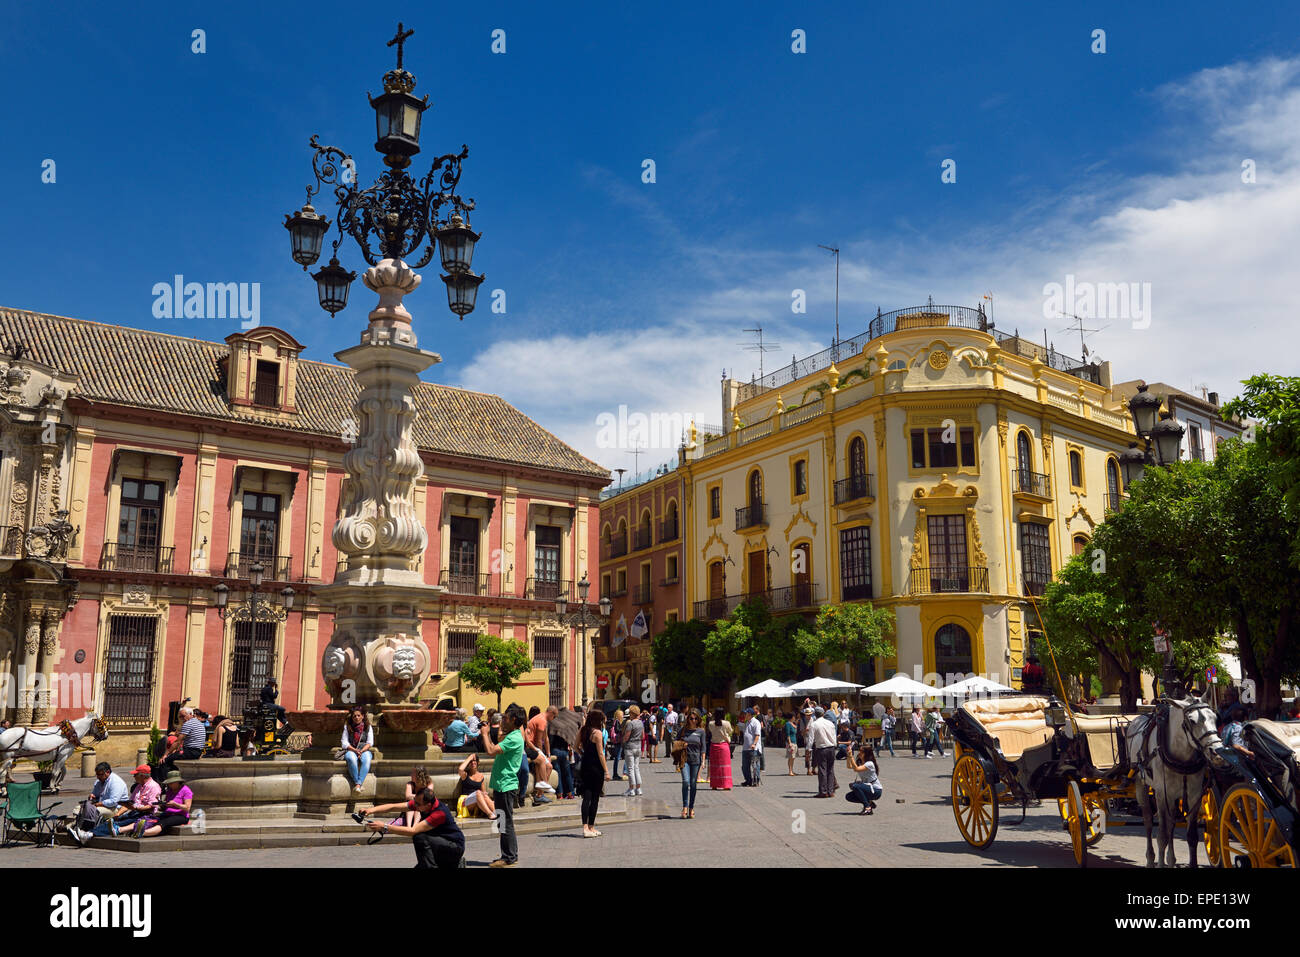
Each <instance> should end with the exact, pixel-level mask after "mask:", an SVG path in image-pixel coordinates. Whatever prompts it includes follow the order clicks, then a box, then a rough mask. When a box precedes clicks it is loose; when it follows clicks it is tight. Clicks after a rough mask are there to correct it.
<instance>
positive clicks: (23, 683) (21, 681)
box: [14, 605, 41, 725]
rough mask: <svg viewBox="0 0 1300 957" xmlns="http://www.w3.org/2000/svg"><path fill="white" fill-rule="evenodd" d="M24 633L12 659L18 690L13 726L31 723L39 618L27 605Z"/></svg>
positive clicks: (39, 642) (38, 647)
mask: <svg viewBox="0 0 1300 957" xmlns="http://www.w3.org/2000/svg"><path fill="white" fill-rule="evenodd" d="M25 611H26V615H25V618H24V632H23V642H22V645H21V646H20V647H19V648H18V649H17V652H18V653H17V654H15V655H14V659H15V661H16V662H17V667H16V668H15V669H14V673H15V677H16V678H17V689H18V710H17V713H16V714H15V715H14V724H17V725H30V724H31V723H32V710H33V704H34V702H33V700H32V699H33V694H34V691H33V682H34V678H35V676H36V674H37V673H38V672H37V670H36V655H37V653H38V652H39V651H40V647H41V618H40V612H39V611H38V610H36V609H35V608H33V607H32V606H30V605H28V606H27V608H26V609H25Z"/></svg>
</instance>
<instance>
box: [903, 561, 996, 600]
mask: <svg viewBox="0 0 1300 957" xmlns="http://www.w3.org/2000/svg"><path fill="white" fill-rule="evenodd" d="M988 590H989V570H988V567H987V566H976V565H972V566H970V567H965V566H960V565H958V566H949V567H943V568H914V569H912V576H911V582H910V584H909V588H908V591H909V593H910V594H913V595H939V594H947V593H950V592H987V591H988Z"/></svg>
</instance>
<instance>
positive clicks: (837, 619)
mask: <svg viewBox="0 0 1300 957" xmlns="http://www.w3.org/2000/svg"><path fill="white" fill-rule="evenodd" d="M893 631H894V613H893V612H892V611H890V610H889V609H887V608H876V607H875V606H874V605H870V604H864V603H859V602H850V603H849V604H846V605H823V606H822V608H821V610H820V611H819V612H818V613H817V631H816V652H815V654H814V656H813V657H814V659H821V658H825V659H826V660H827V661H831V662H840V661H843V662H847V663H848V665H849V674H853V669H854V667H855V666H856V665H857V664H858V663H859V662H862V661H866V660H867V659H868V658H878V657H879V658H883V657H889V656H890V655H893V654H894V653H895V646H894V642H893V640H892V639H890V637H889V636H890V635H891V634H892V633H893Z"/></svg>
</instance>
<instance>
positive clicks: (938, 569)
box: [928, 515, 970, 592]
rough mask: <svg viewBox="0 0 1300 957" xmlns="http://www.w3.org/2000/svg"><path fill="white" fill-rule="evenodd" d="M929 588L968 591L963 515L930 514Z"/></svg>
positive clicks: (968, 574) (941, 590)
mask: <svg viewBox="0 0 1300 957" xmlns="http://www.w3.org/2000/svg"><path fill="white" fill-rule="evenodd" d="M928 525H929V533H930V591H932V592H955V591H970V571H969V568H968V567H967V565H966V516H964V515H931V516H929V518H928Z"/></svg>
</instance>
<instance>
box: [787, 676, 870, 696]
mask: <svg viewBox="0 0 1300 957" xmlns="http://www.w3.org/2000/svg"><path fill="white" fill-rule="evenodd" d="M861 689H862V685H856V684H854V683H853V682H852V681H836V680H835V679H834V678H809V679H808V680H807V681H800V682H798V683H797V684H792V685H790V686H789V687H788V688H787V689H786V690H787V691H792V692H794V693H795V694H816V693H819V692H822V691H860V690H861Z"/></svg>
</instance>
